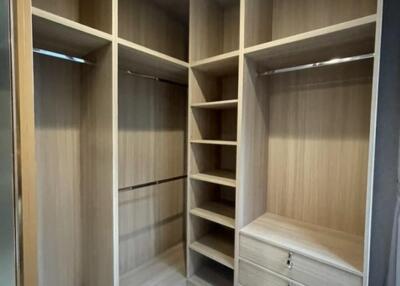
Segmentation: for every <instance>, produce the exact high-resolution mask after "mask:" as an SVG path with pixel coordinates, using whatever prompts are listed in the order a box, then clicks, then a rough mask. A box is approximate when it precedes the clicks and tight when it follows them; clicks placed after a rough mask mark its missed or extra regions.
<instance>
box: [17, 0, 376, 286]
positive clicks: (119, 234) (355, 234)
mask: <svg viewBox="0 0 400 286" xmlns="http://www.w3.org/2000/svg"><path fill="white" fill-rule="evenodd" d="M16 11H17V12H16V16H15V17H16V21H17V22H16V23H17V25H16V28H17V34H16V38H17V40H18V44H17V46H16V50H17V59H16V66H17V67H19V68H18V76H17V79H16V81H17V86H18V88H19V101H18V107H19V109H20V110H23V111H24V112H20V114H19V122H20V124H21V126H23V128H22V129H21V130H22V131H21V132H23V135H24V136H25V137H24V138H26V140H23V141H21V146H20V147H19V148H20V152H21V163H22V164H24V166H27V167H26V168H22V169H21V172H22V175H21V191H22V193H23V194H26V195H25V197H23V198H24V199H23V200H22V204H23V205H24V206H25V209H27V210H29V213H30V217H31V218H32V216H33V217H34V218H36V219H31V223H29V225H27V224H23V225H22V230H23V231H24V233H25V235H26V236H25V239H24V242H23V248H24V251H25V252H26V253H30V255H29V258H27V260H24V262H23V266H24V267H25V269H26V274H24V275H25V279H26V280H27V281H28V280H29V281H33V282H32V283H31V284H29V285H32V286H53V285H58V286H77V285H85V286H110V285H113V286H118V285H120V286H139V285H146V286H156V285H157V286H161V285H163V286H179V285H199V286H201V285H207V286H209V285H214V286H225V285H237V286H261V285H277V286H278V285H282V286H284V285H285V286H286V285H296V286H317V285H328V286H368V271H369V259H370V258H369V256H370V254H369V253H370V245H369V243H370V234H371V229H370V224H371V221H370V215H371V198H372V193H373V185H372V179H373V171H374V153H375V145H374V143H375V129H376V104H377V98H378V94H377V83H378V71H377V62H378V60H379V56H380V45H379V41H380V25H381V24H380V23H381V0H378V1H377V0H357V1H356V0H350V1H349V0H346V1H345V0H340V1H329V0H322V1H321V0H310V1H303V0H298V1H291V0H172V1H163V0H150V1H149V0H146V1H145V0H101V1H90V0H88V1H83V0H81V1H77V0H76V1H71V0H52V1H44V0H32V2H31V0H23V1H20V2H19V3H18V4H17V5H16ZM22 43H23V44H22ZM32 222H33V223H32Z"/></svg>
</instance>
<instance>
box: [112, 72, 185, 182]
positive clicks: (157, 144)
mask: <svg viewBox="0 0 400 286" xmlns="http://www.w3.org/2000/svg"><path fill="white" fill-rule="evenodd" d="M186 104H187V96H186V89H185V88H182V87H178V86H175V85H170V84H166V83H159V82H156V81H153V80H149V79H143V78H139V77H134V76H130V75H127V74H123V73H121V74H120V76H119V186H120V188H123V187H129V186H133V185H138V184H143V183H149V182H152V181H155V180H162V179H168V178H173V177H178V176H183V175H184V174H185V173H186V171H185V170H186V166H185V162H186V160H185V158H186V157H185V148H184V147H185V140H186V120H187V119H186V108H185V106H186Z"/></svg>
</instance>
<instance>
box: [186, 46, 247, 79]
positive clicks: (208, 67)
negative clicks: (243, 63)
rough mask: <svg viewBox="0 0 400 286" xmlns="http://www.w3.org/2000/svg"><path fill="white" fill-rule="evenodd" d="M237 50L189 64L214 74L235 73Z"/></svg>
mask: <svg viewBox="0 0 400 286" xmlns="http://www.w3.org/2000/svg"><path fill="white" fill-rule="evenodd" d="M238 64H239V51H233V52H229V53H225V54H222V55H218V56H215V57H211V58H207V59H204V60H200V61H197V62H194V63H193V64H191V67H192V68H193V69H196V70H199V71H202V72H206V73H209V74H212V75H214V76H218V75H226V74H237V72H238Z"/></svg>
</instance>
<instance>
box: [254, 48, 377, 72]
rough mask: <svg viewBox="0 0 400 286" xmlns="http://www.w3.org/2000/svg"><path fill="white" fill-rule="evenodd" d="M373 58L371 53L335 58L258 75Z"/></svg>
mask: <svg viewBox="0 0 400 286" xmlns="http://www.w3.org/2000/svg"><path fill="white" fill-rule="evenodd" d="M373 57H374V54H373V53H370V54H364V55H358V56H353V57H347V58H335V59H331V60H329V61H323V62H316V63H311V64H305V65H300V66H294V67H288V68H281V69H275V70H269V71H265V72H262V73H259V74H258V75H259V76H265V75H273V74H279V73H286V72H292V71H298V70H304V69H311V68H319V67H324V66H330V65H336V64H342V63H349V62H355V61H361V60H365V59H370V58H373Z"/></svg>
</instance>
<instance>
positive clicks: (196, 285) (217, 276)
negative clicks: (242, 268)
mask: <svg viewBox="0 0 400 286" xmlns="http://www.w3.org/2000/svg"><path fill="white" fill-rule="evenodd" d="M188 285H190V286H215V285H218V286H232V285H233V271H232V270H231V269H228V268H226V267H225V266H222V265H219V264H217V263H213V264H211V263H206V264H204V266H201V267H200V268H199V269H198V270H197V271H196V273H194V274H193V276H192V277H190V278H189V281H188Z"/></svg>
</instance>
